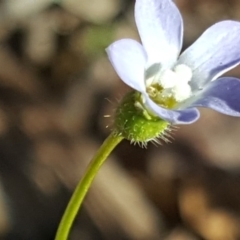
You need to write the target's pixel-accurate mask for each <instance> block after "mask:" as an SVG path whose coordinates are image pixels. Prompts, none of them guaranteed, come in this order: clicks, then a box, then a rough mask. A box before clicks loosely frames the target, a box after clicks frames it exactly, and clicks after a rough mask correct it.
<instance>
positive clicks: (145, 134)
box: [114, 92, 170, 145]
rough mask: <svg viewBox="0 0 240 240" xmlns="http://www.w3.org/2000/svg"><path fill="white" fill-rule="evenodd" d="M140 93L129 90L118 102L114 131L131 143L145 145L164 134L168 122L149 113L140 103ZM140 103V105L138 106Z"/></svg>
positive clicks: (163, 137)
mask: <svg viewBox="0 0 240 240" xmlns="http://www.w3.org/2000/svg"><path fill="white" fill-rule="evenodd" d="M139 99H140V93H138V92H130V93H128V94H127V95H126V96H125V97H124V98H123V99H122V101H121V102H120V104H119V106H118V108H117V110H116V115H115V123H114V124H115V125H114V126H115V131H116V133H117V134H121V135H122V136H123V137H124V138H126V139H128V140H130V141H131V142H133V143H139V144H142V145H145V144H146V143H147V142H149V141H155V142H156V141H157V140H156V139H157V138H162V139H164V140H166V138H165V136H164V134H165V132H166V131H167V130H169V127H170V123H169V122H166V121H165V120H163V119H160V118H159V117H156V116H153V115H152V114H150V113H149V112H148V111H147V110H146V109H145V108H144V107H142V104H141V103H140V100H139ZM138 105H140V106H141V107H139V106H138Z"/></svg>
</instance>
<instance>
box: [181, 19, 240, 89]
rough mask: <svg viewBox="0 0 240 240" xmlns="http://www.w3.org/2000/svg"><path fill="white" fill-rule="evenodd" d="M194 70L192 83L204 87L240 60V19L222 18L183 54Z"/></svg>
mask: <svg viewBox="0 0 240 240" xmlns="http://www.w3.org/2000/svg"><path fill="white" fill-rule="evenodd" d="M179 63H183V64H186V65H188V66H189V67H190V68H191V69H192V70H193V79H192V81H191V86H192V88H193V90H194V89H198V88H201V87H202V86H204V84H206V83H207V82H209V81H211V80H215V79H216V78H217V77H219V76H221V75H222V74H223V73H225V72H227V71H228V70H230V69H232V68H234V67H235V66H236V65H238V64H239V63H240V23H239V22H236V21H222V22H219V23H216V24H214V25H213V26H211V27H210V28H208V29H207V30H206V31H205V32H204V33H203V34H202V35H201V36H200V38H199V39H198V40H197V41H196V42H195V43H193V45H192V46H190V47H189V48H188V49H187V50H186V51H184V52H183V53H182V55H181V56H180V58H179Z"/></svg>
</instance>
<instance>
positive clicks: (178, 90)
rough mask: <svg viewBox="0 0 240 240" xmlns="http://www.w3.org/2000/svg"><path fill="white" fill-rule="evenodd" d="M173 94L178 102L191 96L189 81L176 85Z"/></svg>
mask: <svg viewBox="0 0 240 240" xmlns="http://www.w3.org/2000/svg"><path fill="white" fill-rule="evenodd" d="M172 92H173V95H174V97H175V99H176V101H177V102H181V101H183V100H185V99H187V98H189V97H190V96H191V93H192V90H191V87H190V86H189V85H188V84H187V83H182V84H178V85H176V86H175V87H174V88H173V89H172Z"/></svg>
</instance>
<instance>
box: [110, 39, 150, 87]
mask: <svg viewBox="0 0 240 240" xmlns="http://www.w3.org/2000/svg"><path fill="white" fill-rule="evenodd" d="M106 51H107V54H108V57H109V60H110V62H111V63H112V65H113V67H114V69H115V71H116V72H117V74H118V76H119V77H120V78H121V79H122V80H123V81H124V82H125V83H126V84H127V85H129V86H130V87H132V88H134V89H135V90H137V91H140V92H144V91H145V83H144V70H145V64H146V54H145V51H144V49H143V47H142V45H141V44H140V43H138V42H137V41H135V40H132V39H122V40H119V41H116V42H114V43H112V44H111V45H110V46H109V47H108V48H107V49H106Z"/></svg>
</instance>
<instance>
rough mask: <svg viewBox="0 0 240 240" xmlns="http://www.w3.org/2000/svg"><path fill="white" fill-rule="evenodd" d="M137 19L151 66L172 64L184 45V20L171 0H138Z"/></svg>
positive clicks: (136, 6) (136, 5)
mask: <svg viewBox="0 0 240 240" xmlns="http://www.w3.org/2000/svg"><path fill="white" fill-rule="evenodd" d="M135 19H136V24H137V28H138V31H139V35H140V37H141V40H142V44H143V46H144V48H145V50H146V52H147V55H148V66H150V65H152V64H154V63H159V62H160V63H162V64H164V65H165V64H166V65H167V67H169V66H172V64H173V63H174V62H175V61H176V59H177V57H178V55H179V52H180V50H181V47H182V35H183V23H182V17H181V14H180V12H179V11H178V8H177V7H176V5H175V4H174V3H173V1H172V0H136V4H135Z"/></svg>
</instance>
